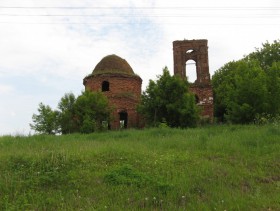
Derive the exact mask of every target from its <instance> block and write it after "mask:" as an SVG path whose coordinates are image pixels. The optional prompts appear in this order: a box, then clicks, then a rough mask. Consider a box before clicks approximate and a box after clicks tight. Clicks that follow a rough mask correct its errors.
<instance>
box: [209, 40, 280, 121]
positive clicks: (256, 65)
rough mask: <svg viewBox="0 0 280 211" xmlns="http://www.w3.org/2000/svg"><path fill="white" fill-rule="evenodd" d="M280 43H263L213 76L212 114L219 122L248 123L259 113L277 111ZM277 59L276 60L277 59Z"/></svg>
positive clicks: (279, 98)
mask: <svg viewBox="0 0 280 211" xmlns="http://www.w3.org/2000/svg"><path fill="white" fill-rule="evenodd" d="M279 52H280V43H279V42H278V41H275V42H274V43H273V44H269V43H265V44H263V49H257V50H256V52H253V53H251V54H249V55H248V56H246V57H245V58H243V59H241V60H239V61H232V62H229V63H227V64H225V65H224V66H223V67H222V68H220V69H219V70H217V71H216V72H215V74H214V75H213V79H212V84H213V89H214V103H215V116H216V117H217V118H218V119H219V120H220V121H229V122H233V123H250V122H253V121H254V119H256V117H258V116H260V115H261V114H264V113H265V114H271V115H278V114H279V112H280V108H279V103H280V63H279V61H280V53H279ZM277 61H278V62H277Z"/></svg>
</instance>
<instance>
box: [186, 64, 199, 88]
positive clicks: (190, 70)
mask: <svg viewBox="0 0 280 211" xmlns="http://www.w3.org/2000/svg"><path fill="white" fill-rule="evenodd" d="M186 76H187V78H188V82H190V83H194V82H195V80H196V79H197V75H196V62H195V61H194V60H192V59H191V60H188V61H187V62H186Z"/></svg>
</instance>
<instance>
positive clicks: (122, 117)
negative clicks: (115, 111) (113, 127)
mask: <svg viewBox="0 0 280 211" xmlns="http://www.w3.org/2000/svg"><path fill="white" fill-rule="evenodd" d="M119 115H120V127H121V128H127V113H126V112H121V113H119Z"/></svg>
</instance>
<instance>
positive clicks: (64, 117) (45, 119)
mask: <svg viewBox="0 0 280 211" xmlns="http://www.w3.org/2000/svg"><path fill="white" fill-rule="evenodd" d="M110 111H111V110H110V107H109V103H108V99H107V98H106V97H105V96H104V95H103V94H102V93H100V92H90V91H85V92H83V93H82V94H81V95H80V96H79V97H78V98H77V99H76V98H75V96H74V94H72V93H67V94H65V95H64V96H63V97H62V98H61V100H60V102H59V103H58V111H53V110H52V109H51V107H50V106H45V105H43V104H42V103H40V105H39V109H38V112H39V114H38V115H36V114H34V115H33V123H34V124H30V127H31V129H33V130H35V131H36V132H38V133H42V134H56V133H59V132H60V133H62V134H67V133H75V132H81V133H91V132H94V131H96V130H99V129H100V128H101V127H102V121H108V122H109V120H110Z"/></svg>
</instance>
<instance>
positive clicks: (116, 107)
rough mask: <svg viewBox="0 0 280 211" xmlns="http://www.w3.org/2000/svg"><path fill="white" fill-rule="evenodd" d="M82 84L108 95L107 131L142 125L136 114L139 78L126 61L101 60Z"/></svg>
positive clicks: (139, 93)
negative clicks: (110, 112) (108, 114)
mask: <svg viewBox="0 0 280 211" xmlns="http://www.w3.org/2000/svg"><path fill="white" fill-rule="evenodd" d="M83 84H84V86H85V89H87V90H91V91H100V92H103V93H104V95H106V96H107V98H108V100H109V104H110V106H112V107H113V112H112V117H113V119H112V121H111V122H110V123H109V125H110V129H119V128H121V127H124V128H132V127H142V126H143V125H141V122H140V117H139V114H138V113H137V111H136V108H137V105H138V104H139V101H140V97H141V85H142V79H141V78H140V77H139V76H137V75H136V74H134V72H133V70H132V68H131V67H130V65H129V64H128V63H127V62H126V60H124V59H122V58H120V57H118V56H116V55H109V56H107V57H104V58H103V59H102V60H101V61H100V62H99V63H98V64H97V65H96V67H95V69H94V70H93V72H92V74H90V75H89V76H87V77H85V78H84V82H83ZM122 121H123V122H122ZM122 124H123V125H122Z"/></svg>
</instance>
